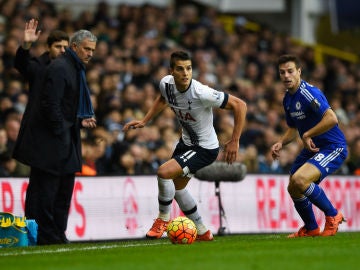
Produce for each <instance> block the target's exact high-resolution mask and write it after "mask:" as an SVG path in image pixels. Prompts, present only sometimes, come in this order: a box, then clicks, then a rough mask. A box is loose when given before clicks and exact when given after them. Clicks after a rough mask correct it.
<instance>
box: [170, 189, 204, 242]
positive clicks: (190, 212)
mask: <svg viewBox="0 0 360 270" xmlns="http://www.w3.org/2000/svg"><path fill="white" fill-rule="evenodd" d="M175 200H176V202H177V203H178V205H179V207H180V209H181V210H182V211H183V212H184V214H185V215H186V216H187V217H188V218H190V219H191V220H192V221H194V223H195V225H196V228H197V231H198V234H199V235H202V234H204V233H206V231H207V228H206V227H205V225H204V224H203V222H202V219H201V216H200V214H199V212H198V210H197V206H196V202H195V200H194V198H193V197H192V196H191V194H190V193H189V192H188V190H187V189H185V188H184V189H181V190H176V192H175Z"/></svg>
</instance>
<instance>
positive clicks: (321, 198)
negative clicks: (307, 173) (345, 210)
mask: <svg viewBox="0 0 360 270" xmlns="http://www.w3.org/2000/svg"><path fill="white" fill-rule="evenodd" d="M304 195H305V196H306V197H308V198H309V200H310V201H311V202H312V203H313V204H314V205H316V206H317V207H318V208H319V209H320V210H321V211H323V212H324V213H325V216H332V217H333V216H336V215H337V210H336V209H335V208H334V206H333V205H332V204H331V202H330V200H329V199H328V197H327V196H326V194H325V192H324V191H323V190H322V189H321V188H320V187H319V186H318V185H316V184H314V183H311V184H310V186H309V187H308V189H307V190H305V192H304Z"/></svg>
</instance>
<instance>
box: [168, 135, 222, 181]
mask: <svg viewBox="0 0 360 270" xmlns="http://www.w3.org/2000/svg"><path fill="white" fill-rule="evenodd" d="M218 154H219V148H215V149H205V148H203V147H201V146H187V145H185V144H184V143H183V141H182V140H180V141H179V143H178V144H177V145H176V148H175V150H174V153H173V154H172V158H173V159H175V160H176V161H177V162H178V163H179V164H180V166H181V168H183V171H184V175H183V176H188V177H191V176H192V175H193V174H195V172H196V171H197V170H200V169H201V168H203V167H206V166H208V165H210V164H211V163H213V162H214V161H215V160H216V158H217V156H218Z"/></svg>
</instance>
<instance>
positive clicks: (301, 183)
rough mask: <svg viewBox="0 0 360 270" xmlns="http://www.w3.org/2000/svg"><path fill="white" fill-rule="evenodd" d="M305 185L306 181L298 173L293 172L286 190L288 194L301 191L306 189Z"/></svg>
mask: <svg viewBox="0 0 360 270" xmlns="http://www.w3.org/2000/svg"><path fill="white" fill-rule="evenodd" d="M307 185H308V184H307V181H306V179H305V178H304V177H302V176H301V175H299V174H294V175H292V176H291V177H290V182H289V185H288V192H289V193H290V194H298V193H303V192H304V191H305V190H306V188H307Z"/></svg>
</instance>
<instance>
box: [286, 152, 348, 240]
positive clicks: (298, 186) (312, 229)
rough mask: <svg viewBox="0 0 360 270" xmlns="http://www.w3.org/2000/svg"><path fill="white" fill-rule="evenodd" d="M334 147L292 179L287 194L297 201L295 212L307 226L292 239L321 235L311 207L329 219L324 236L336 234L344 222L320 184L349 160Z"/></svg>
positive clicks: (303, 157) (303, 166)
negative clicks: (345, 160) (313, 206)
mask: <svg viewBox="0 0 360 270" xmlns="http://www.w3.org/2000/svg"><path fill="white" fill-rule="evenodd" d="M331 148H332V149H322V150H321V151H320V152H319V153H317V154H315V155H314V156H313V157H312V158H310V159H309V160H308V161H307V162H306V163H304V164H303V165H302V166H300V167H299V168H298V169H297V170H296V171H295V173H294V174H293V175H292V176H291V177H290V182H289V187H288V191H289V193H290V195H291V197H292V199H293V201H294V205H295V208H296V210H297V211H298V213H299V215H300V217H301V218H302V220H303V221H304V223H305V226H304V227H303V228H301V229H300V231H299V232H297V233H295V234H292V235H290V237H299V236H308V235H311V236H316V235H319V234H320V229H319V227H318V224H317V222H316V220H315V215H314V212H313V210H312V204H314V205H315V206H317V207H318V208H319V209H320V210H322V211H323V212H324V213H325V216H326V225H325V230H324V232H323V233H322V235H334V234H335V233H336V231H337V228H338V226H339V224H340V223H341V222H342V220H343V216H342V214H341V213H340V212H338V211H337V209H335V208H334V206H333V205H332V204H331V202H330V200H329V199H328V197H327V196H326V194H325V192H324V191H323V190H322V189H321V187H320V186H319V185H318V183H319V182H321V180H322V179H324V178H325V177H326V176H327V175H328V174H330V173H332V172H334V171H335V170H336V169H338V168H339V167H340V166H341V163H342V162H343V160H344V159H345V157H346V153H345V155H344V154H341V152H342V150H341V149H340V150H339V148H333V147H331ZM305 156H306V155H302V154H300V157H299V158H298V159H297V161H298V162H299V160H300V161H301V160H304V159H305V158H306V157H305Z"/></svg>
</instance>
